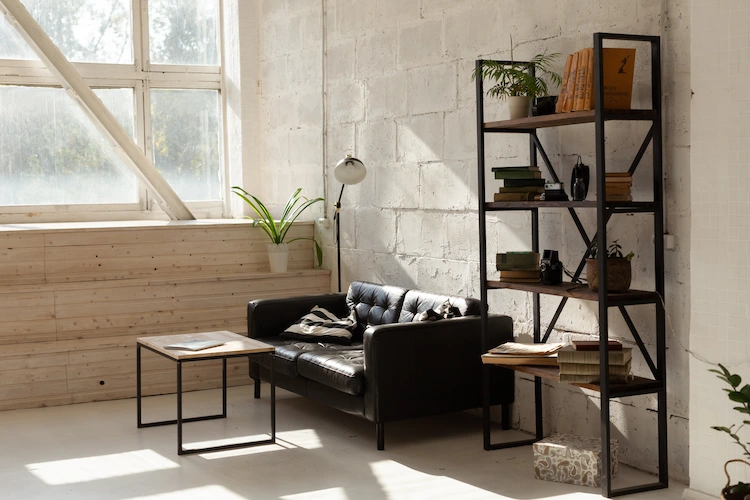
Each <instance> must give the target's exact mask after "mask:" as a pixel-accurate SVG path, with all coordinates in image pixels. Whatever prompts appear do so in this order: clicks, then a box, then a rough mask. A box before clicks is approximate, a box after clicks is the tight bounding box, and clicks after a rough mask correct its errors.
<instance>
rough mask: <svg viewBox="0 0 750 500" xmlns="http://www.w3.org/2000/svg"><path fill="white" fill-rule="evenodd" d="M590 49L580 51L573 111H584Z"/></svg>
mask: <svg viewBox="0 0 750 500" xmlns="http://www.w3.org/2000/svg"><path fill="white" fill-rule="evenodd" d="M588 50H589V49H583V50H580V51H579V52H578V54H579V55H578V71H577V72H576V84H575V90H574V98H573V111H582V110H583V103H584V101H585V100H586V79H587V78H588V73H589V55H588V54H589V53H588Z"/></svg>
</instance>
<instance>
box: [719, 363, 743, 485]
mask: <svg viewBox="0 0 750 500" xmlns="http://www.w3.org/2000/svg"><path fill="white" fill-rule="evenodd" d="M719 368H721V371H719V370H715V369H712V370H709V371H710V372H713V373H716V374H717V377H718V378H719V379H721V380H723V381H724V382H726V383H727V385H729V389H724V391H726V393H727V396H728V397H729V400H730V401H733V402H735V403H739V405H740V406H735V407H734V409H735V410H737V411H738V412H740V413H741V414H742V418H743V419H748V418H750V417H748V414H750V385H748V384H745V385H744V386H742V388H740V384H741V383H742V378H741V377H740V376H739V375H737V374H733V373H730V372H729V370H727V369H726V368H725V367H724V366H723V365H722V364H719ZM742 424H743V425H740V426H739V427H737V428H735V427H736V424H735V425H730V426H729V427H722V426H712V427H711V428H712V429H714V430H717V431H719V432H725V433H727V434H729V436H730V437H731V438H732V439H733V440H734V442H735V443H737V445H738V446H739V447H740V448H742V451H743V452H744V453H743V455H744V456H745V457H747V458H748V459H750V450H749V449H748V447H747V445H748V444H750V443H747V444H746V443H743V442H742V441H740V437H739V436H738V433H739V432H740V430H741V429H742V427H743V426H744V425H746V424H750V420H743V421H742ZM733 462H741V463H743V464H745V465H749V466H750V463H748V462H746V461H745V460H741V459H739V458H736V459H733V460H728V461H727V462H726V463H725V464H724V474H725V475H726V476H727V485H726V486H725V487H724V489H723V490H721V499H722V500H744V499H747V498H750V484H746V483H743V482H742V481H740V482H739V483H737V484H734V485H733V484H731V483H732V480H731V478H730V477H729V472H728V471H727V465H729V464H731V463H733Z"/></svg>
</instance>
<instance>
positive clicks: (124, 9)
mask: <svg viewBox="0 0 750 500" xmlns="http://www.w3.org/2000/svg"><path fill="white" fill-rule="evenodd" d="M22 2H23V4H24V5H25V6H26V9H27V10H28V11H29V12H30V13H31V15H32V16H34V19H36V21H37V22H38V23H39V25H40V26H41V27H42V29H44V31H45V32H46V33H47V35H48V36H49V37H50V38H51V39H52V41H53V42H55V44H57V46H58V47H59V48H60V50H61V51H62V53H63V54H65V57H67V58H68V59H69V60H71V61H76V62H100V63H120V64H132V63H133V37H132V32H133V29H132V26H131V25H132V21H131V19H132V16H131V0H22ZM0 56H2V53H1V52H0Z"/></svg>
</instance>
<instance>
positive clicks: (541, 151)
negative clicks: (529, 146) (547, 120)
mask: <svg viewBox="0 0 750 500" xmlns="http://www.w3.org/2000/svg"><path fill="white" fill-rule="evenodd" d="M530 135H531V139H532V140H533V141H534V144H535V145H536V149H537V151H539V154H540V155H542V161H544V164H545V165H547V170H549V174H550V175H551V176H552V181H553V182H560V179H559V178H558V177H557V172H555V168H554V167H553V166H552V162H551V161H550V159H549V156H547V152H546V151H545V150H544V146H542V143H541V142H540V141H539V137H537V135H536V131H533V133H531V134H530Z"/></svg>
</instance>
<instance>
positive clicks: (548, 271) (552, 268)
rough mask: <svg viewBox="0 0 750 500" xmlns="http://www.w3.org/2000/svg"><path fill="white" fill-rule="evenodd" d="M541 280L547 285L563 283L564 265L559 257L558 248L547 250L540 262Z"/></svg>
mask: <svg viewBox="0 0 750 500" xmlns="http://www.w3.org/2000/svg"><path fill="white" fill-rule="evenodd" d="M539 271H540V274H541V281H542V283H543V284H545V285H559V284H560V283H562V275H563V265H562V263H561V262H560V259H559V258H558V257H557V250H545V251H544V253H543V254H542V260H541V263H540V264H539Z"/></svg>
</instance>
